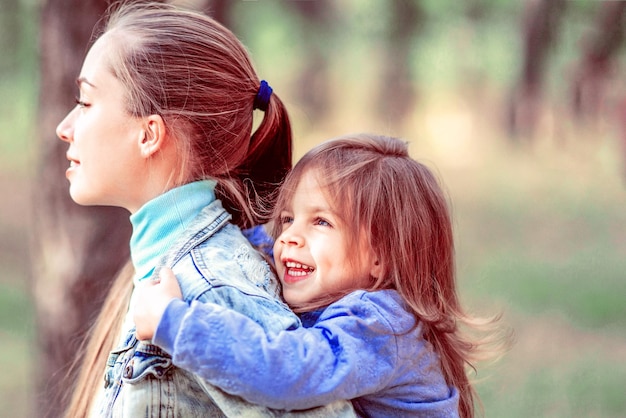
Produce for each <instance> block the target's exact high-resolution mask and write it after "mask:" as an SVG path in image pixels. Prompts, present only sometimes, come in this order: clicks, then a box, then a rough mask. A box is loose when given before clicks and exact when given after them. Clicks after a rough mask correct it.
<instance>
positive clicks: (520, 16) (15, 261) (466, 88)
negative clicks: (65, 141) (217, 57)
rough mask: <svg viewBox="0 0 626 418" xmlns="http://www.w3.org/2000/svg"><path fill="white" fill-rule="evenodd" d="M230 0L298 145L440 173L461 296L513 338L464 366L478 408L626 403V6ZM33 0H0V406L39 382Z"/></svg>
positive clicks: (604, 412) (14, 402) (587, 409)
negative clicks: (384, 156) (384, 145)
mask: <svg viewBox="0 0 626 418" xmlns="http://www.w3.org/2000/svg"><path fill="white" fill-rule="evenodd" d="M179 3H182V2H181V1H179ZM188 3H189V4H190V5H191V6H194V2H188ZM229 3H230V6H231V7H230V8H229V12H228V15H227V16H228V26H229V27H231V29H233V31H234V32H235V33H236V34H237V35H238V36H239V37H240V39H242V40H243V42H244V44H245V45H246V46H247V47H248V48H249V50H250V51H251V53H252V56H253V59H254V61H255V64H256V67H257V69H258V73H259V74H260V75H261V77H263V78H265V79H267V80H268V81H269V82H270V84H271V85H272V87H273V88H274V91H275V92H277V93H278V94H279V95H280V96H281V98H282V99H283V101H284V102H285V103H286V104H287V106H288V108H289V109H290V111H291V116H292V118H293V123H294V131H295V140H296V155H297V156H299V155H301V154H302V153H303V152H304V151H306V150H307V149H308V148H310V147H311V146H312V145H313V144H315V143H317V142H319V141H321V140H324V139H327V138H330V137H334V136H338V135H342V134H346V133H350V132H362V131H370V132H376V133H382V134H388V135H393V136H399V137H402V138H404V139H406V140H407V141H409V142H410V149H411V152H412V155H413V156H414V157H415V158H417V159H420V160H423V161H426V162H427V163H428V164H429V165H430V166H431V167H433V168H434V169H435V170H436V171H437V172H438V173H439V175H440V177H441V179H442V180H443V182H444V183H445V185H446V186H447V189H448V191H449V195H450V200H451V204H452V208H453V216H454V222H455V227H456V239H457V256H458V259H457V271H458V280H459V284H460V288H461V292H462V299H463V300H464V302H465V304H466V306H467V307H468V308H469V309H470V310H472V311H475V312H477V313H481V314H490V313H493V312H497V311H503V313H504V320H505V321H506V323H508V324H509V325H510V326H511V327H513V328H514V330H515V334H516V342H515V345H514V346H513V348H512V350H511V351H510V352H509V353H508V354H507V355H506V356H505V357H504V358H503V359H502V360H501V361H500V362H498V363H496V364H494V365H483V366H482V367H479V368H478V376H477V378H478V379H479V382H478V383H477V388H478V392H479V394H480V396H481V398H482V401H483V403H484V409H485V416H487V417H528V416H537V417H538V416H541V417H572V416H576V417H623V416H625V415H626V389H625V388H626V277H625V276H626V234H625V232H626V71H625V67H624V65H625V64H626V62H625V58H626V42H624V40H623V38H624V34H625V30H626V29H625V27H624V22H625V21H626V15H625V13H626V11H624V7H622V6H618V4H619V3H623V2H604V1H577V0H572V1H560V0H554V1H549V0H545V1H541V0H528V1H508V0H471V1H457V0H414V1H410V0H409V1H406V2H403V1H400V0H389V1H385V0H337V1H324V0H308V1H307V0H304V1H296V0H256V1H254V0H248V1H245V0H233V1H231V2H229ZM296 3H297V5H296V6H297V7H294V4H296ZM610 3H612V4H613V6H612V7H614V8H612V9H611V6H610V5H609V6H607V4H610ZM41 5H42V2H40V1H38V0H0V51H1V54H0V191H1V192H2V196H4V198H3V202H2V204H1V205H0V214H1V217H0V271H1V272H2V273H1V274H0V370H2V373H0V415H1V416H11V417H18V418H19V417H31V416H34V410H35V409H34V408H35V406H34V404H35V400H36V397H37V393H36V382H35V381H36V379H37V377H36V376H37V375H36V371H37V367H38V366H37V349H36V344H37V330H36V326H35V314H34V308H33V299H32V297H31V283H32V281H33V277H32V275H33V273H32V270H31V258H30V255H29V254H30V251H29V248H30V241H31V239H34V240H37V236H33V234H32V231H33V230H32V225H33V222H34V219H33V196H34V195H36V193H37V191H38V184H37V182H36V181H35V178H36V176H35V173H36V171H37V167H38V166H39V165H41V158H42V156H41V155H40V153H39V148H38V146H37V145H38V139H37V135H38V133H37V120H38V119H37V106H38V104H37V103H38V94H39V88H40V85H39V80H40V75H39V66H38V62H39V60H38V54H39V50H38V30H39V27H40V26H39V25H40V23H39V22H40V20H39V16H40V10H41ZM320 6H322V7H320ZM535 7H537V8H539V9H535ZM605 8H606V10H609V11H608V12H606V13H605V14H604V15H603V14H602V13H603V10H604V9H605ZM217 12H218V10H216V13H217ZM533 13H535V15H534V17H532V18H531V17H529V16H532V14H533ZM612 24H615V25H616V26H615V27H613V26H611V25H612ZM533 30H535V31H536V32H533ZM58 59H59V60H62V59H63V57H58ZM391 64H393V65H391ZM78 72H79V68H76V74H78ZM67 88H68V89H72V88H74V86H71V85H68V86H67ZM72 106H73V104H72V103H71V102H68V103H67V110H69V109H70V108H71V107H72ZM58 181H59V182H65V181H66V180H65V178H59V179H58ZM63 372H64V371H63V370H61V371H59V375H61V374H62V373H63ZM47 384H50V385H53V384H54V379H53V380H52V381H50V382H47Z"/></svg>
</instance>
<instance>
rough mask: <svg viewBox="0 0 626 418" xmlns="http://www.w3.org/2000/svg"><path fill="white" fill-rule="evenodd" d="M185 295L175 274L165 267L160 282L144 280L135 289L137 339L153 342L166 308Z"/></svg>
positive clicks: (160, 274)
mask: <svg viewBox="0 0 626 418" xmlns="http://www.w3.org/2000/svg"><path fill="white" fill-rule="evenodd" d="M182 298H183V295H182V292H181V290H180V286H179V284H178V280H176V276H175V275H174V272H173V271H172V270H171V269H169V268H167V267H163V268H162V269H161V271H160V272H159V280H144V281H143V282H142V283H140V284H139V285H138V286H137V288H136V289H135V296H134V304H133V318H134V320H135V326H136V327H137V331H136V334H137V339H139V340H152V337H154V333H155V332H156V329H157V326H158V325H159V321H160V320H161V317H162V316H163V312H165V308H167V305H168V304H169V303H170V302H171V300H172V299H182Z"/></svg>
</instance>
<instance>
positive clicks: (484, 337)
mask: <svg viewBox="0 0 626 418" xmlns="http://www.w3.org/2000/svg"><path fill="white" fill-rule="evenodd" d="M310 170H313V172H314V173H315V176H316V179H317V180H318V182H319V183H320V186H321V187H322V188H323V189H324V191H325V193H327V195H328V200H329V202H331V204H332V205H334V208H333V209H334V211H335V213H337V214H347V215H346V216H345V217H344V218H343V221H344V222H346V224H347V225H348V230H349V233H351V234H352V235H353V236H352V242H359V241H358V240H359V235H360V234H362V233H363V232H364V233H365V234H366V237H367V241H368V242H369V245H370V246H371V248H372V250H373V252H374V254H376V257H377V260H378V261H379V262H380V263H381V267H382V271H383V274H381V275H380V277H379V278H372V283H371V287H370V288H369V290H378V289H395V290H397V291H398V293H400V295H401V296H402V298H403V299H404V301H405V302H406V304H407V306H408V307H409V309H410V310H411V311H412V312H413V314H414V315H415V317H416V318H417V319H418V320H419V321H421V322H422V324H423V327H424V337H425V338H426V339H427V340H428V341H429V342H430V343H431V344H432V345H433V348H434V351H435V352H436V353H437V354H438V355H439V357H440V361H441V367H442V370H443V374H444V376H445V379H446V381H447V382H448V384H449V385H452V386H454V387H456V388H457V389H458V390H459V392H460V404H459V413H460V416H461V417H472V416H473V414H474V407H475V405H474V404H475V400H477V396H476V393H475V390H474V388H473V386H472V385H471V383H470V380H469V378H468V373H467V372H468V370H466V369H467V368H468V367H469V368H474V363H475V362H476V361H479V360H485V359H488V358H491V357H495V356H497V355H499V354H500V353H501V352H502V350H504V349H505V348H506V345H507V340H508V336H507V335H506V333H505V332H501V330H503V328H499V326H498V322H499V321H498V320H499V317H498V316H495V317H492V318H486V319H481V318H473V317H471V316H470V315H468V314H467V313H466V312H465V311H464V310H463V309H462V307H461V304H460V301H459V298H458V295H457V288H456V279H455V263H454V241H453V232H452V223H451V218H450V212H449V209H448V204H447V199H446V195H445V194H444V192H443V190H442V188H441V186H440V185H439V182H438V181H437V179H436V178H435V176H434V175H433V173H432V172H431V171H430V170H429V169H428V168H427V167H426V166H425V165H423V164H421V163H419V162H417V161H415V160H414V159H412V158H410V157H409V154H408V148H407V144H406V143H404V142H403V141H400V140H399V139H396V138H390V137H384V136H375V135H368V134H360V135H352V136H346V137H342V138H337V139H335V140H330V141H327V142H325V143H322V144H320V145H318V146H317V147H315V148H314V149H312V150H311V151H309V152H308V153H306V154H305V155H304V156H303V157H302V159H301V160H300V161H298V163H297V164H296V165H295V167H294V168H293V170H292V171H291V173H290V174H289V175H288V176H287V178H286V180H285V183H284V185H283V188H282V192H281V195H280V196H279V198H278V202H277V205H276V208H275V213H276V214H277V216H279V215H280V212H281V211H282V210H283V208H286V207H288V204H289V202H290V201H291V200H292V197H293V193H294V191H295V190H296V187H297V185H298V182H299V181H300V179H301V178H302V177H303V175H304V174H305V173H308V172H311V171H310ZM279 228H280V222H276V226H275V229H274V232H273V233H274V236H275V237H276V236H278V234H279V232H280V231H279ZM353 258H354V259H358V254H354V257H353ZM341 296H342V295H328V298H325V299H324V300H318V301H315V304H314V305H313V306H300V307H292V308H295V309H298V310H300V311H302V310H310V309H311V308H316V307H320V306H325V305H328V304H329V303H331V302H333V301H334V300H336V299H337V298H339V297H341ZM466 331H475V332H476V333H477V334H476V333H472V334H470V333H466Z"/></svg>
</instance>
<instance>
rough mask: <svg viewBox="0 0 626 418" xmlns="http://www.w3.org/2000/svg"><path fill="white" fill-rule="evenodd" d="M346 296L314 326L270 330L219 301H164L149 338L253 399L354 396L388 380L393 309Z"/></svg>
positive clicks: (273, 401)
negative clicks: (217, 303) (157, 323)
mask: <svg viewBox="0 0 626 418" xmlns="http://www.w3.org/2000/svg"><path fill="white" fill-rule="evenodd" d="M350 296H352V295H349V296H348V297H346V298H344V299H342V300H340V301H338V302H337V303H335V304H333V305H331V306H330V307H329V308H327V309H326V310H325V311H324V313H323V314H322V315H321V316H320V319H319V320H318V321H317V323H316V324H315V325H314V326H313V327H311V328H302V327H301V328H297V329H294V330H288V331H282V332H279V333H277V334H274V335H268V334H267V333H266V332H265V331H264V329H263V328H262V327H261V326H259V325H258V324H257V323H255V322H254V321H252V320H251V319H249V318H248V317H246V316H244V315H241V314H239V313H237V312H235V311H233V310H229V309H226V308H223V307H221V306H218V305H214V304H209V303H198V302H193V303H192V304H191V306H188V305H186V304H185V303H184V302H182V303H180V302H179V303H171V304H170V305H169V306H168V309H167V310H166V311H165V314H164V315H163V318H162V320H161V323H160V324H159V327H158V328H157V332H156V334H155V343H156V344H157V345H160V346H162V347H163V348H164V349H165V350H167V351H168V352H170V353H171V354H172V357H173V361H174V364H176V365H177V366H178V367H181V368H184V369H187V370H189V371H191V372H194V373H196V374H198V375H199V376H200V377H202V378H203V379H206V380H207V381H208V382H210V383H212V384H214V385H216V386H218V387H220V388H221V389H223V390H224V391H226V392H228V393H230V394H233V395H238V396H241V397H242V398H244V399H245V400H247V401H249V402H252V403H257V404H261V405H265V406H268V407H271V408H276V409H288V410H292V409H305V408H311V407H315V406H320V405H325V404H328V403H330V402H333V401H335V400H342V399H354V398H357V397H360V396H364V395H367V394H371V393H375V392H378V391H380V390H382V389H383V388H384V387H385V386H386V385H387V384H388V382H389V381H391V380H392V379H393V376H394V372H395V369H396V367H397V357H398V347H397V342H396V334H397V332H396V331H397V330H394V329H392V326H391V324H390V323H389V321H388V320H387V319H386V318H388V317H390V318H393V317H394V316H393V315H394V313H390V312H386V311H385V309H383V310H382V311H381V306H380V305H377V304H375V303H373V302H372V301H371V300H370V299H368V298H361V297H355V298H352V300H351V298H350ZM355 302H358V303H355Z"/></svg>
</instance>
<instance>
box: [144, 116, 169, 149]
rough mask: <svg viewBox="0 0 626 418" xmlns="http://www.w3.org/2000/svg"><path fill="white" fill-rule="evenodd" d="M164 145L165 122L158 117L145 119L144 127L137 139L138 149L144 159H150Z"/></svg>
mask: <svg viewBox="0 0 626 418" xmlns="http://www.w3.org/2000/svg"><path fill="white" fill-rule="evenodd" d="M164 143H165V122H164V121H163V118H162V117H161V116H159V115H150V116H148V117H146V118H145V125H144V128H143V129H142V132H141V134H140V138H139V149H140V151H141V155H142V156H143V157H144V158H150V157H151V156H152V155H154V154H155V153H156V152H158V151H159V150H160V149H161V148H163V145H164Z"/></svg>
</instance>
